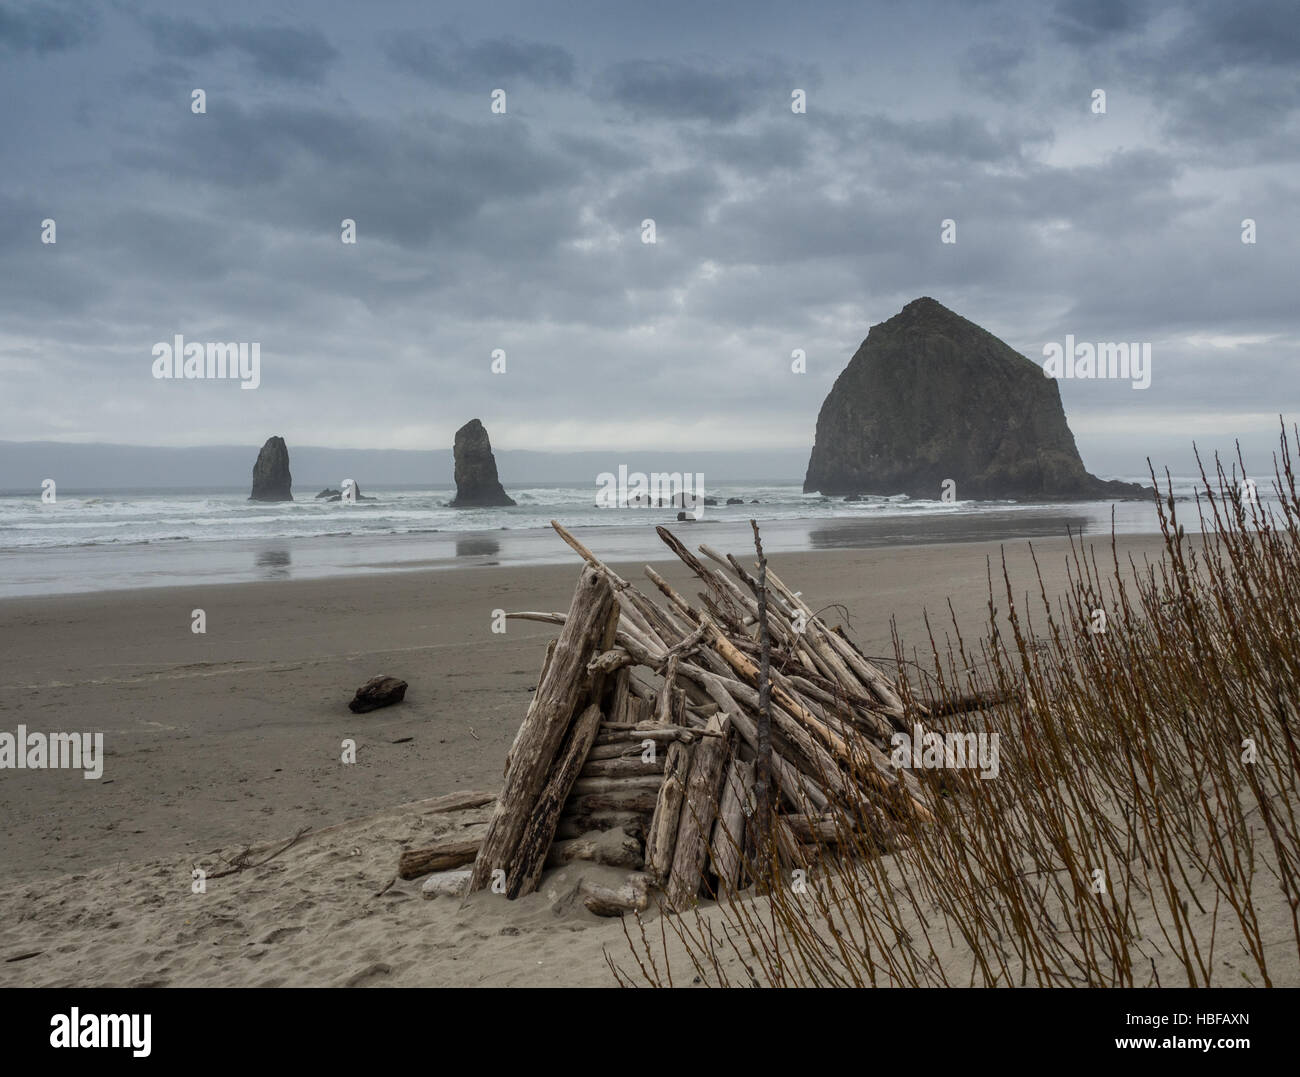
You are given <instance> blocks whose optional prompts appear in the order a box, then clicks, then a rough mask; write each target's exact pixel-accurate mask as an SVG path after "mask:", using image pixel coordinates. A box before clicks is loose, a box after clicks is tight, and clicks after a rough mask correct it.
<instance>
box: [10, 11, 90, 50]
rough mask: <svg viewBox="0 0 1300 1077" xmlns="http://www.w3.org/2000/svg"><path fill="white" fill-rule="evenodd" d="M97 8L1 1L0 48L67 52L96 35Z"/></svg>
mask: <svg viewBox="0 0 1300 1077" xmlns="http://www.w3.org/2000/svg"><path fill="white" fill-rule="evenodd" d="M98 25H99V20H98V18H97V16H96V14H95V12H94V11H87V10H86V9H85V8H84V7H82V6H81V5H73V4H66V3H65V4H41V3H36V4H22V5H20V4H0V48H6V49H9V50H11V51H13V52H33V53H37V54H44V53H51V52H64V51H67V50H68V49H75V48H78V47H79V46H81V45H84V44H86V43H87V42H89V41H90V40H92V39H93V38H94V36H95V33H96V30H97V28H98Z"/></svg>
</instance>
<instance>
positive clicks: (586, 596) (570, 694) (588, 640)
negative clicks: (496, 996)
mask: <svg viewBox="0 0 1300 1077" xmlns="http://www.w3.org/2000/svg"><path fill="white" fill-rule="evenodd" d="M613 608H614V593H613V590H612V589H611V587H610V583H609V581H608V579H606V577H605V575H604V574H603V573H602V572H601V571H600V570H599V569H597V568H594V567H590V566H589V567H587V568H585V569H583V571H582V575H581V576H580V577H579V579H578V586H577V588H576V590H575V591H574V593H573V602H572V604H571V605H570V606H569V613H568V616H567V617H566V618H565V621H564V628H563V630H562V631H561V632H560V636H559V638H558V639H557V640H556V643H555V653H554V654H553V655H552V656H551V660H550V662H549V664H548V665H547V667H546V674H545V676H544V677H543V678H542V680H541V682H540V683H539V684H538V685H537V691H536V693H534V695H533V700H532V704H531V705H530V706H529V708H528V713H527V714H526V715H525V716H524V721H523V724H522V725H521V726H520V729H519V733H518V735H517V736H516V737H515V742H514V745H513V747H512V748H511V750H510V760H509V763H508V764H507V767H506V775H505V781H504V782H503V784H502V787H501V795H500V796H499V797H498V798H497V803H496V808H495V810H494V811H493V813H492V820H491V822H490V823H489V824H488V830H487V833H486V834H485V835H484V836H483V844H482V845H481V846H480V848H479V853H478V857H477V858H476V859H475V861H474V870H473V872H472V874H471V875H470V883H469V890H470V892H473V891H475V890H482V889H483V888H484V887H486V886H487V885H488V883H489V882H490V881H491V880H492V877H493V873H494V872H497V871H501V872H503V873H504V875H505V876H507V877H508V876H510V875H512V874H515V873H516V872H517V870H518V865H516V864H515V862H514V861H515V858H516V857H517V856H518V854H519V851H520V850H519V846H520V842H521V840H522V838H523V835H524V831H525V829H526V828H527V826H528V822H529V820H530V818H531V817H532V812H533V807H534V805H535V804H536V803H537V798H538V796H539V794H540V793H541V792H542V788H543V786H544V785H545V784H546V781H547V778H548V776H549V774H550V771H551V766H552V764H553V763H554V762H555V755H556V752H558V751H559V749H560V745H561V744H563V743H564V738H565V734H566V733H568V731H569V727H570V725H571V724H572V722H573V716H574V712H575V711H576V710H577V709H578V708H579V706H580V705H581V704H582V703H583V702H584V701H585V700H586V697H587V696H588V695H589V694H590V690H591V675H590V674H589V673H588V672H587V664H588V663H589V662H590V661H591V659H592V658H593V657H594V656H595V655H596V654H598V653H600V647H601V644H602V642H603V641H604V637H605V631H606V627H607V625H608V623H609V619H610V614H611V612H612V611H613ZM544 855H545V850H543V856H544Z"/></svg>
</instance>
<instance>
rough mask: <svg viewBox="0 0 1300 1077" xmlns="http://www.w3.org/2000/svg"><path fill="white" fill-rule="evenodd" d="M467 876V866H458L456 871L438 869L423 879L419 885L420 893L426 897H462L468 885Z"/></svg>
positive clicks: (468, 871) (468, 874)
mask: <svg viewBox="0 0 1300 1077" xmlns="http://www.w3.org/2000/svg"><path fill="white" fill-rule="evenodd" d="M469 876H470V869H469V868H460V869H459V870H457V871H440V872H438V873H437V874H436V875H430V876H429V877H428V878H427V879H425V880H424V885H423V886H421V887H420V893H422V894H423V895H424V896H425V897H426V898H436V897H464V896H465V891H466V889H467V888H468V887H469Z"/></svg>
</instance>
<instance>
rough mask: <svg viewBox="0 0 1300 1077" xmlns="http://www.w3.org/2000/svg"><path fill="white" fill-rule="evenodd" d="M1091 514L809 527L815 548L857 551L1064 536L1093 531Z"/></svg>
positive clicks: (987, 516)
mask: <svg viewBox="0 0 1300 1077" xmlns="http://www.w3.org/2000/svg"><path fill="white" fill-rule="evenodd" d="M1097 525H1098V521H1097V520H1096V519H1095V518H1094V517H1090V516H1087V515H1083V514H1074V513H1070V514H1068V515H1067V514H1064V513H1059V512H1051V513H1042V514H1038V513H1034V512H1025V511H1020V512H1006V513H987V514H984V513H981V514H980V515H978V516H976V515H974V514H960V515H959V514H953V515H951V516H931V515H926V516H910V517H909V516H891V517H885V518H883V519H876V520H853V521H846V520H843V519H840V520H836V521H835V523H834V525H833V526H822V527H813V528H810V529H809V531H808V542H809V548H810V549H814V550H842V549H861V548H864V547H871V546H913V545H915V546H920V545H925V544H927V543H932V542H1001V541H1003V540H1009V539H1036V538H1065V537H1066V535H1067V534H1069V533H1074V534H1076V535H1079V534H1095V533H1098V532H1099V531H1100V530H1101V529H1100V528H1099V527H1098V526H1097Z"/></svg>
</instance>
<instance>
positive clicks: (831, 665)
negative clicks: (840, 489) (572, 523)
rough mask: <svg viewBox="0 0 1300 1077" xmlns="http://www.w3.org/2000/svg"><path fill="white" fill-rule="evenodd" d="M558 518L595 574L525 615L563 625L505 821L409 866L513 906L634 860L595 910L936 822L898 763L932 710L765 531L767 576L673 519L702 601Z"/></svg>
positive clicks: (592, 899) (671, 902)
mask: <svg viewBox="0 0 1300 1077" xmlns="http://www.w3.org/2000/svg"><path fill="white" fill-rule="evenodd" d="M552 526H554V528H555V530H556V531H557V532H558V533H559V535H560V536H561V538H563V539H564V540H565V542H567V543H568V544H569V545H570V546H571V547H573V549H574V550H576V551H577V552H578V553H579V554H580V555H581V556H582V557H583V559H584V560H585V561H586V562H587V566H586V568H585V569H584V570H583V572H582V574H581V576H580V578H579V580H578V585H577V588H576V590H575V591H574V595H573V601H572V603H571V605H570V607H569V610H568V612H567V613H547V612H531V611H529V612H518V613H511V614H507V616H508V617H512V618H517V619H522V620H532V621H542V622H545V623H548V624H555V625H558V626H560V627H561V631H560V634H559V636H558V638H556V639H555V640H553V641H552V642H551V643H550V644H549V645H548V647H547V651H546V657H545V659H544V661H543V664H542V671H541V676H540V679H539V681H538V685H537V689H536V692H535V694H534V696H533V699H532V702H531V705H530V706H529V708H528V713H527V714H526V715H525V717H524V720H523V723H522V724H521V726H520V728H519V732H518V734H517V735H516V737H515V740H514V743H513V745H512V747H511V749H510V753H509V755H508V757H507V762H506V767H505V779H504V783H503V785H502V788H501V791H500V793H499V795H498V796H497V798H496V802H495V806H494V809H493V813H492V816H491V819H490V821H489V823H488V826H487V830H486V832H485V833H484V834H483V835H482V837H481V838H478V839H473V840H465V839H456V840H446V841H444V842H443V843H441V844H440V845H435V846H433V847H431V848H427V849H418V850H410V851H408V852H405V853H403V854H402V858H401V863H400V865H399V873H400V874H401V875H402V877H403V878H408V879H410V878H419V877H421V876H424V875H430V878H429V880H428V881H427V882H426V884H425V890H426V893H442V894H464V893H468V892H473V891H475V890H481V889H486V888H488V887H491V888H493V889H494V890H496V891H498V892H502V893H504V894H505V895H506V896H507V897H509V898H515V897H519V896H521V895H524V894H528V893H531V892H532V891H534V890H535V889H537V886H538V882H539V879H540V878H541V876H542V873H543V871H544V870H545V869H546V868H547V867H548V866H558V865H563V864H568V863H570V862H572V861H574V860H590V861H593V862H596V863H599V864H604V865H610V866H613V867H618V868H626V869H628V875H627V879H626V881H625V882H624V883H623V884H622V885H620V886H610V885H606V884H605V883H595V882H588V881H585V880H584V882H583V884H582V886H583V890H582V894H583V900H584V903H585V904H586V906H587V908H588V909H590V910H591V911H593V912H595V913H598V914H601V915H617V914H620V913H622V912H625V911H628V910H633V909H635V910H639V909H643V908H645V907H646V906H647V905H648V903H649V902H650V900H651V898H652V894H653V893H657V894H658V896H659V897H660V898H661V904H664V905H665V906H666V907H668V908H671V909H675V910H681V909H684V908H688V907H690V906H691V905H692V904H694V902H695V901H696V900H697V899H698V898H700V897H717V896H722V895H724V894H728V893H736V892H739V891H740V890H743V889H744V888H746V887H748V886H751V885H753V884H755V883H759V884H760V885H763V879H762V877H763V876H764V874H765V870H764V868H762V867H761V866H760V865H762V864H765V863H766V864H769V865H772V866H774V867H775V866H784V867H797V866H806V865H809V864H811V863H813V862H814V861H816V860H817V859H818V858H820V857H822V856H824V855H826V854H827V853H828V852H833V851H834V850H835V849H836V847H837V846H838V845H839V844H840V843H841V842H843V843H845V844H848V841H847V838H848V836H847V835H846V834H845V828H846V827H848V828H851V829H852V831H853V835H852V838H853V840H852V842H851V844H852V845H853V847H854V848H855V849H857V850H862V849H875V850H878V851H882V852H883V851H886V850H888V849H890V848H894V847H896V846H897V844H898V842H900V841H902V840H905V837H906V834H907V833H908V831H910V830H911V829H912V828H913V827H914V826H916V825H918V824H922V823H924V822H926V821H927V820H928V818H929V816H928V813H927V812H926V809H925V808H924V807H923V806H922V805H921V803H920V799H919V789H918V787H917V784H916V778H915V777H914V776H913V775H912V774H911V772H909V771H906V770H898V769H895V768H894V767H892V766H891V765H890V762H889V757H888V749H889V740H890V737H891V736H892V735H893V734H894V733H895V732H896V731H905V732H908V733H909V734H910V733H912V732H914V730H915V726H916V723H917V722H918V721H919V720H920V719H922V718H924V717H925V713H926V712H925V709H924V708H923V707H922V706H920V705H919V704H917V703H915V702H913V701H910V700H909V701H906V702H905V700H904V699H903V698H901V697H900V693H899V690H898V688H897V687H896V685H895V684H894V683H893V682H892V681H891V680H890V678H888V677H887V676H885V674H884V673H882V672H881V670H880V669H878V668H877V667H876V666H875V665H873V664H872V662H871V661H869V660H868V659H867V657H866V656H864V655H863V654H862V653H861V651H860V650H859V649H858V648H857V647H856V646H855V645H854V643H853V642H852V641H851V640H850V639H849V638H848V637H847V636H846V635H845V634H844V633H843V632H842V631H841V630H839V629H838V628H831V627H830V626H829V625H828V624H827V623H826V622H825V621H824V620H823V619H822V618H821V617H820V616H819V615H818V614H817V613H816V612H814V611H813V610H812V609H811V608H810V607H809V606H808V605H807V604H806V603H805V602H804V601H803V600H802V598H801V597H800V595H799V594H798V593H797V592H794V591H792V590H791V589H790V588H789V587H787V586H786V585H785V584H784V583H783V582H782V581H781V579H780V578H779V577H777V576H776V574H775V573H773V572H772V571H771V570H770V569H769V568H768V567H767V564H766V560H765V559H764V558H763V557H762V549H761V545H758V544H757V538H758V533H757V528H755V539H756V545H758V555H759V560H758V562H757V563H756V565H755V567H756V571H757V575H756V574H755V573H754V572H751V571H750V570H749V569H747V568H746V567H745V566H744V564H742V562H741V561H740V560H738V559H737V558H736V557H734V556H730V555H727V556H724V555H722V554H719V553H717V552H716V551H714V550H712V549H711V548H709V547H708V546H705V545H702V546H700V547H699V551H700V555H701V556H700V557H696V556H695V555H694V554H692V553H691V552H690V551H689V550H687V549H686V547H685V546H684V545H683V544H682V543H681V542H680V541H679V540H678V538H677V537H676V536H675V535H673V534H672V533H671V532H670V531H668V530H667V529H666V528H663V527H660V528H659V529H658V533H659V535H660V537H661V538H662V539H663V541H664V542H665V543H666V544H667V546H668V547H669V548H670V549H671V550H672V551H673V553H675V554H676V555H677V556H678V557H679V558H680V559H681V560H682V561H683V562H684V563H685V564H686V565H687V566H688V567H689V568H690V569H691V571H692V572H693V573H694V575H695V577H696V578H697V580H698V581H699V582H700V583H702V584H703V585H704V590H703V591H702V592H701V593H700V594H699V595H698V596H697V601H695V602H692V601H691V600H690V599H688V598H687V597H685V596H683V595H682V594H680V593H679V592H678V591H676V590H675V589H674V588H673V587H672V586H671V585H670V584H669V583H668V582H667V581H666V580H665V579H664V578H663V577H662V576H661V575H660V574H659V573H658V572H656V571H655V570H654V569H653V568H652V567H650V566H646V568H645V574H646V577H647V578H648V579H649V581H650V582H651V583H652V584H653V586H654V589H655V591H657V592H658V600H652V599H651V598H650V597H649V595H648V594H647V593H644V592H642V591H641V590H638V589H637V588H636V587H634V586H633V585H632V584H631V583H630V582H629V581H627V580H624V579H622V578H621V577H620V576H619V575H618V574H617V573H616V572H614V570H613V569H611V568H610V567H609V566H608V565H606V564H604V563H603V562H601V561H600V560H599V559H598V558H597V557H596V556H595V555H594V554H593V553H592V552H591V551H590V550H588V549H587V548H586V547H585V546H584V545H583V544H582V543H581V542H579V541H578V540H577V539H576V538H575V537H574V536H573V535H571V534H570V533H569V532H568V531H566V530H565V529H564V528H563V527H561V526H560V525H559V524H558V523H554V522H553V524H552ZM706 562H709V563H706ZM652 593H653V592H652ZM764 772H766V774H767V779H766V780H764V778H763V774H764ZM466 865H469V866H468V867H466ZM431 873H432V874H431Z"/></svg>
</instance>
